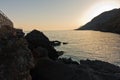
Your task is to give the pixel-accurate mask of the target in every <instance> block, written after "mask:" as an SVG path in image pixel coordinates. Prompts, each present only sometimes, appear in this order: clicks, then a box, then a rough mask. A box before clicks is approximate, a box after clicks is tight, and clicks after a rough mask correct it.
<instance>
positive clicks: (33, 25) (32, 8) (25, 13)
mask: <svg viewBox="0 0 120 80" xmlns="http://www.w3.org/2000/svg"><path fill="white" fill-rule="evenodd" d="M119 7H120V0H1V1H0V10H2V11H3V12H4V13H5V14H6V15H7V16H8V17H9V18H10V19H11V20H12V21H13V22H14V26H15V27H16V28H22V29H24V30H25V31H29V30H32V29H39V30H70V29H75V28H78V27H80V26H81V25H84V24H85V23H87V22H88V21H90V20H91V19H92V18H93V17H95V16H97V15H98V14H100V13H102V12H104V11H107V10H111V9H114V8H119Z"/></svg>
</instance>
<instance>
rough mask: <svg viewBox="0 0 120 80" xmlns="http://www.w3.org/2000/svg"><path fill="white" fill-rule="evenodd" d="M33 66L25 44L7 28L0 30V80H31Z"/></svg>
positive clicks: (14, 31)
mask: <svg viewBox="0 0 120 80" xmlns="http://www.w3.org/2000/svg"><path fill="white" fill-rule="evenodd" d="M33 66H34V64H33V57H32V53H31V51H30V50H29V49H28V48H27V42H26V40H25V39H23V38H18V37H17V33H16V30H15V29H14V28H12V27H9V26H2V27H1V28H0V80H31V79H32V78H31V76H30V69H31V68H32V67H33Z"/></svg>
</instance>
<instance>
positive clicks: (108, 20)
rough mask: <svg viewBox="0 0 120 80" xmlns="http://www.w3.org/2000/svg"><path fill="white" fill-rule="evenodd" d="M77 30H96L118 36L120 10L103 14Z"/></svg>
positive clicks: (119, 32)
mask: <svg viewBox="0 0 120 80" xmlns="http://www.w3.org/2000/svg"><path fill="white" fill-rule="evenodd" d="M78 30H96V31H103V32H112V33H118V34H120V9H113V10H111V11H107V12H103V13H102V14H100V15H98V16H97V17H95V18H93V19H92V20H91V21H90V22H88V23H87V24H85V25H84V26H81V27H80V28H78Z"/></svg>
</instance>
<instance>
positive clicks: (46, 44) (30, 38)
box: [25, 30, 59, 60]
mask: <svg viewBox="0 0 120 80" xmlns="http://www.w3.org/2000/svg"><path fill="white" fill-rule="evenodd" d="M25 38H26V40H27V42H28V44H29V46H28V47H29V48H30V49H31V50H33V49H35V48H37V47H43V48H45V49H46V50H47V51H48V53H49V54H48V56H49V57H50V58H51V59H53V60H56V59H57V58H58V57H59V53H58V52H57V51H56V50H55V49H54V47H53V46H52V45H51V42H50V41H49V39H48V38H47V37H46V36H45V35H44V34H43V33H42V32H40V31H38V30H33V31H31V32H30V33H28V34H27V35H26V36H25Z"/></svg>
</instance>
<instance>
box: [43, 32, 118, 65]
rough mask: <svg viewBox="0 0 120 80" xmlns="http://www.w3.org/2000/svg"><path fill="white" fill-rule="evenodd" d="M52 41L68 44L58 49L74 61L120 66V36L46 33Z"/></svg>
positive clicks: (95, 33) (85, 33)
mask: <svg viewBox="0 0 120 80" xmlns="http://www.w3.org/2000/svg"><path fill="white" fill-rule="evenodd" d="M44 34H46V35H47V36H48V37H49V39H50V40H59V41H62V42H68V44H67V45H61V46H58V47H56V49H57V50H62V51H65V53H64V56H67V57H73V59H97V60H102V61H107V62H110V63H114V64H117V65H120V35H118V34H113V33H104V32H98V31H44Z"/></svg>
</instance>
